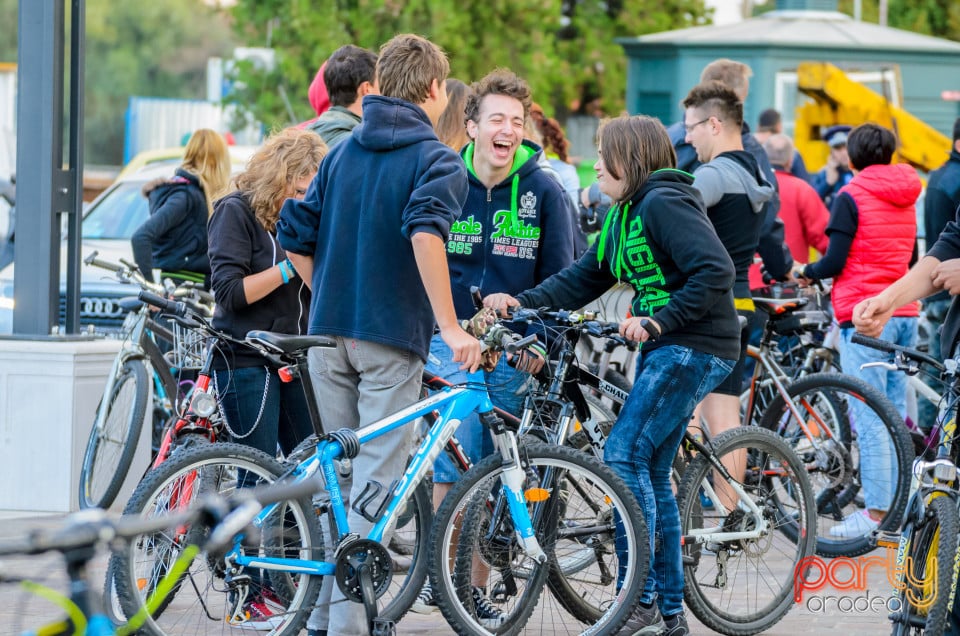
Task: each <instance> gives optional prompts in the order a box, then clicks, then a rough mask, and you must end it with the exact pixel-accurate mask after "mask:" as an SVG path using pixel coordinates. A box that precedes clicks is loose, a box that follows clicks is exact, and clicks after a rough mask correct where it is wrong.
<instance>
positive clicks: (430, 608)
mask: <svg viewBox="0 0 960 636" xmlns="http://www.w3.org/2000/svg"><path fill="white" fill-rule="evenodd" d="M437 609H438V608H437V602H436V601H435V600H434V598H433V588H431V587H430V581H427V582H426V583H424V584H423V589H422V590H420V594H418V595H417V600H415V601H414V602H413V605H411V606H410V611H411V612H416V613H417V614H432V613H433V612H435V611H436V610H437Z"/></svg>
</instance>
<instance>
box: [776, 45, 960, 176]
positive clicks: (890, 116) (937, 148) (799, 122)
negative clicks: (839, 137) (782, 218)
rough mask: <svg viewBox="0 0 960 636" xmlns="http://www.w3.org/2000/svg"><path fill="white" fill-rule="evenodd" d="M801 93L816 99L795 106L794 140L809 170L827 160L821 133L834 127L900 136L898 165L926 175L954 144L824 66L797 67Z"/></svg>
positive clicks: (911, 116) (886, 100)
mask: <svg viewBox="0 0 960 636" xmlns="http://www.w3.org/2000/svg"><path fill="white" fill-rule="evenodd" d="M797 90H799V91H800V92H802V93H803V94H805V95H807V96H809V97H810V98H812V101H811V102H807V103H806V104H803V105H802V106H798V107H797V119H796V128H795V132H794V140H795V142H796V145H797V150H798V151H799V152H800V154H801V155H802V156H803V161H804V163H806V165H807V166H808V167H810V169H811V170H815V169H817V167H819V166H822V165H824V164H825V163H826V161H827V156H828V155H829V153H830V149H829V148H828V147H827V144H826V142H824V141H823V139H822V137H821V131H823V130H825V129H826V128H828V127H829V126H833V125H835V124H848V125H850V126H858V125H859V124H863V123H867V122H873V123H876V124H880V125H881V126H886V127H887V128H890V129H891V130H893V131H894V132H895V133H896V134H897V138H898V139H899V147H898V148H897V155H896V156H895V158H894V161H895V162H901V163H903V162H906V163H909V164H911V165H912V166H914V167H915V168H917V169H919V170H922V171H924V172H930V171H931V170H934V169H936V168H938V167H940V166H941V165H942V164H943V162H944V161H946V160H947V157H948V155H949V153H950V148H951V146H952V145H953V144H952V143H951V141H950V139H949V138H948V137H946V136H944V135H942V134H941V133H939V132H937V131H936V130H935V129H933V128H932V127H930V126H928V125H927V124H925V123H924V122H922V121H921V120H919V119H918V118H916V117H914V116H913V115H911V114H910V113H908V112H907V111H905V110H904V109H902V108H900V107H898V106H896V105H895V104H892V103H890V100H888V99H887V98H886V97H885V96H883V95H879V94H877V93H875V92H874V91H872V90H870V89H869V88H867V87H866V86H864V85H863V84H861V83H859V82H855V81H853V80H852V79H850V78H849V77H848V76H847V75H846V73H844V72H843V71H841V70H840V69H839V68H837V67H836V66H834V65H832V64H828V63H826V62H801V63H800V65H799V66H798V67H797Z"/></svg>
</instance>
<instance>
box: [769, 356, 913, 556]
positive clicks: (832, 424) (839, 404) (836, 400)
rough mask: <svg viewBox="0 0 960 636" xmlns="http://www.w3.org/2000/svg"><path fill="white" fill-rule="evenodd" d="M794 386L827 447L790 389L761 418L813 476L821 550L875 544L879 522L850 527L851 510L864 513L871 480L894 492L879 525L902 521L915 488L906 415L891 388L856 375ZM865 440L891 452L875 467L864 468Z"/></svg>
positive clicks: (856, 549)
mask: <svg viewBox="0 0 960 636" xmlns="http://www.w3.org/2000/svg"><path fill="white" fill-rule="evenodd" d="M787 393H788V395H789V396H790V402H791V404H792V406H794V407H796V409H797V413H799V415H800V416H801V417H803V422H804V425H805V426H806V427H807V428H808V430H809V431H811V434H812V435H817V439H818V441H820V442H821V444H820V449H819V450H817V449H815V448H814V447H813V445H812V442H811V438H809V437H807V436H806V435H805V434H801V433H802V428H801V426H800V421H799V420H798V419H797V415H796V414H794V412H793V411H792V410H791V409H790V408H789V406H790V405H788V404H787V402H786V401H785V400H784V399H783V396H779V395H778V396H777V398H776V399H774V400H773V402H772V403H771V404H770V406H769V408H768V409H767V412H766V413H764V415H763V418H762V419H761V422H760V425H761V427H762V428H765V429H768V430H771V431H775V432H777V433H779V434H780V435H781V436H783V437H784V438H785V439H786V440H787V441H788V442H790V443H791V444H792V445H793V446H794V448H795V450H796V451H797V452H798V453H799V454H800V455H801V457H802V458H803V461H804V464H805V465H806V467H807V471H808V473H809V475H810V476H811V481H812V482H813V485H814V493H815V495H816V501H817V554H820V555H821V556H828V557H832V556H858V555H860V554H864V553H866V552H869V551H870V550H872V549H873V544H872V541H871V538H870V535H871V532H872V531H873V529H874V527H866V526H864V527H863V528H860V529H857V528H853V529H848V528H847V526H844V525H843V522H844V520H845V519H847V518H848V517H850V516H851V515H860V516H862V514H863V508H864V506H865V505H866V504H867V503H869V502H866V501H864V499H863V497H864V496H867V495H868V494H869V493H865V492H862V491H863V490H864V484H865V482H866V484H867V486H868V488H871V489H872V490H871V492H877V491H880V492H883V493H886V497H887V498H888V499H889V504H888V505H887V514H886V516H885V517H884V519H883V521H881V522H880V524H879V529H880V530H884V531H891V532H896V531H897V530H898V529H899V527H900V521H901V520H902V519H903V512H904V510H905V509H906V506H907V499H908V497H909V494H910V492H909V491H910V467H911V466H912V464H913V457H914V449H913V442H912V441H911V440H910V436H909V434H908V433H907V430H906V427H905V426H904V424H903V419H902V418H901V417H900V415H899V414H898V413H897V411H896V409H895V408H894V406H893V404H892V403H891V402H890V400H888V399H887V397H886V396H885V395H883V393H881V392H880V391H879V390H877V389H875V388H874V387H871V386H870V385H868V384H866V383H865V382H863V381H862V380H859V379H857V378H854V377H851V376H848V375H843V374H839V373H817V374H813V375H808V376H806V377H804V378H801V379H799V380H797V381H796V382H793V383H792V384H790V385H789V386H788V387H787ZM858 425H859V427H860V428H862V429H863V430H868V429H867V427H868V426H870V430H879V431H882V432H883V433H882V434H880V435H877V434H870V435H867V436H865V437H861V436H860V435H858V434H857V431H858ZM846 439H849V441H848V442H847V441H845V440H846ZM865 443H866V444H867V445H868V446H867V447H868V448H870V449H871V452H873V453H877V452H878V451H877V450H876V449H878V448H879V449H880V450H879V453H880V455H881V456H882V457H886V458H888V459H889V461H887V462H886V463H883V464H882V465H874V466H873V468H872V469H871V470H870V471H869V474H864V471H863V470H861V457H862V449H863V448H864V445H865ZM875 464H876V462H875ZM871 496H872V495H871ZM867 498H868V499H869V498H870V497H869V496H868V497H867Z"/></svg>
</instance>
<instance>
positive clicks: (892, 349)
mask: <svg viewBox="0 0 960 636" xmlns="http://www.w3.org/2000/svg"><path fill="white" fill-rule="evenodd" d="M850 342H852V343H854V344H858V345H863V346H864V347H870V348H871V349H879V350H880V351H886V352H887V353H897V352H900V353H902V354H903V355H905V356H907V357H908V358H912V359H914V360H917V361H919V362H923V363H924V364H928V365H930V366H932V367H934V368H936V369H940V370H943V368H944V366H943V363H941V362H940V361H939V360H937V359H936V358H932V357H930V356H928V355H926V354H925V353H922V352H920V351H917V350H915V349H910V348H909V347H904V346H901V345H898V344H894V343H892V342H887V341H886V340H880V339H879V338H872V337H870V336H865V335H863V334H862V333H856V332H854V334H853V336H851V337H850Z"/></svg>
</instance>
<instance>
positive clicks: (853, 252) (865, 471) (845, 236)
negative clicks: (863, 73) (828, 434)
mask: <svg viewBox="0 0 960 636" xmlns="http://www.w3.org/2000/svg"><path fill="white" fill-rule="evenodd" d="M896 146H897V140H896V138H895V137H894V135H893V133H892V132H890V131H889V130H887V129H886V128H883V127H881V126H878V125H876V124H863V125H862V126H858V127H857V128H855V129H854V130H853V131H852V132H851V133H850V135H849V137H848V139H847V151H848V153H849V155H850V167H851V168H853V170H854V173H855V176H854V177H853V179H852V180H851V181H850V183H848V184H847V185H845V186H844V187H843V188H842V189H841V190H840V192H839V193H838V195H837V197H836V199H835V200H834V202H833V205H832V206H831V209H830V223H829V224H828V225H827V230H826V231H827V236H828V237H829V238H830V243H829V245H828V246H827V253H826V254H825V255H824V257H823V258H822V259H821V260H819V261H817V262H816V263H812V264H810V265H805V266H802V267H800V266H798V267H796V268H795V269H794V272H793V274H794V277H795V278H796V279H797V280H799V281H800V282H801V283H802V284H804V283H807V282H809V281H811V280H818V279H822V278H830V277H833V279H834V281H833V311H834V314H835V316H836V319H837V321H838V322H839V323H840V335H841V338H840V366H841V367H842V369H843V372H844V373H847V374H850V375H854V376H857V377H859V378H862V379H863V380H865V381H866V382H868V383H870V384H872V385H874V386H876V387H878V388H880V389H882V390H883V391H884V392H885V393H886V394H887V397H889V398H890V400H891V401H892V402H893V404H894V406H896V407H897V409H898V410H899V411H900V414H901V415H905V413H906V390H907V386H906V385H907V377H906V375H904V374H903V373H901V372H897V371H888V370H886V369H884V368H882V367H869V368H866V369H861V368H860V367H861V366H862V365H863V364H865V363H867V362H877V361H885V360H886V358H887V354H885V353H883V352H881V351H877V350H875V349H870V348H868V347H864V346H861V345H856V344H853V343H851V342H850V338H851V336H852V335H853V333H854V326H853V308H854V305H856V304H857V303H858V302H859V301H860V300H862V299H863V298H867V297H870V296H876V295H877V294H879V293H880V292H881V291H883V290H884V289H886V288H887V287H888V286H889V285H890V284H891V283H893V282H894V281H896V280H897V279H899V278H900V277H901V276H903V275H904V274H906V273H907V270H908V269H909V267H910V263H911V262H913V261H914V260H916V236H917V214H916V208H915V204H916V201H917V197H918V196H919V195H920V189H921V185H920V179H919V177H917V173H916V171H915V170H914V169H913V168H912V167H910V166H909V165H906V164H895V165H890V160H891V159H892V158H893V153H894V150H896ZM918 314H919V306H918V304H917V303H916V302H912V303H908V304H906V305H903V306H902V307H899V308H897V309H896V310H895V311H894V312H893V318H892V319H891V320H890V321H889V322H888V323H887V325H886V327H885V328H884V330H883V333H882V335H881V336H880V337H881V338H882V339H884V340H888V341H890V342H894V343H896V344H899V345H904V346H907V347H912V346H914V343H915V342H916V339H917V315H918ZM850 406H851V408H854V409H855V411H854V417H855V420H854V421H855V422H856V425H857V439H858V443H859V446H860V477H861V481H862V484H863V496H864V501H865V503H866V508H865V509H864V510H858V511H856V512H854V513H853V514H851V515H848V516H847V517H846V518H845V519H844V521H843V523H841V524H838V525H836V526H834V527H832V528H830V531H829V533H830V536H833V537H852V536H861V535H863V534H866V533H868V532H870V531H872V530H873V529H875V528H876V527H877V524H878V522H879V521H881V520H882V519H883V516H884V515H885V514H886V513H887V510H888V508H889V505H890V501H891V499H892V497H893V480H892V478H891V475H895V474H896V470H895V467H894V466H893V464H892V462H893V452H892V447H891V445H890V440H889V436H888V435H885V434H884V432H883V430H884V429H883V427H882V426H881V425H880V424H879V421H877V420H876V417H875V416H870V415H868V414H867V413H866V412H864V411H866V409H863V408H857V407H858V406H860V405H854V404H851V405H850Z"/></svg>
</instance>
